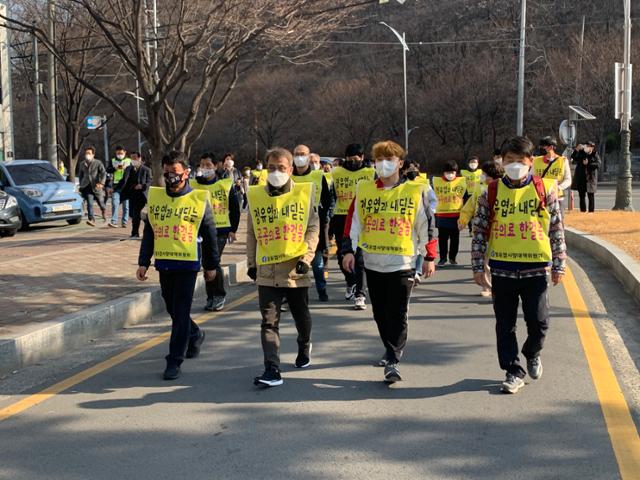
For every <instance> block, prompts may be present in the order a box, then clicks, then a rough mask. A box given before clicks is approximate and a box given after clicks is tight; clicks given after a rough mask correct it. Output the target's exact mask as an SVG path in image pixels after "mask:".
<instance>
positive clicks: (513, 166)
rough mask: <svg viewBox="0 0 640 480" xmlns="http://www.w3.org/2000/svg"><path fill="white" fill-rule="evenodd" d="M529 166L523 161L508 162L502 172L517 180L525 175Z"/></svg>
mask: <svg viewBox="0 0 640 480" xmlns="http://www.w3.org/2000/svg"><path fill="white" fill-rule="evenodd" d="M530 169H531V167H529V166H528V165H525V164H524V163H520V162H517V163H510V164H509V165H506V166H505V167H504V172H505V173H506V174H507V177H509V178H510V179H511V180H514V181H518V180H520V179H522V178H524V177H526V176H527V174H528V173H529V170H530Z"/></svg>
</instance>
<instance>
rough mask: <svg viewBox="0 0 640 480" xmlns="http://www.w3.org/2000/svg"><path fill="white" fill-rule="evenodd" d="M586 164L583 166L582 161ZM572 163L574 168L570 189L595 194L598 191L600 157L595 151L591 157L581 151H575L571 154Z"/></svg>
mask: <svg viewBox="0 0 640 480" xmlns="http://www.w3.org/2000/svg"><path fill="white" fill-rule="evenodd" d="M585 159H586V160H587V164H586V165H585V164H584V160H585ZM571 160H572V163H573V164H574V165H575V166H576V168H575V171H574V172H573V179H572V181H571V189H572V190H578V191H582V192H588V193H596V190H597V189H598V169H599V168H600V155H598V152H596V151H595V150H594V151H593V152H592V153H591V155H587V153H586V152H585V151H583V150H575V151H574V152H573V154H571Z"/></svg>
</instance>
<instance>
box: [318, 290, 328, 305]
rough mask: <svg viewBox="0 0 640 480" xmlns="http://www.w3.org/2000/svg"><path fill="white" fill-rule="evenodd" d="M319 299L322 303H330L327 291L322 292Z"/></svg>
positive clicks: (319, 293)
mask: <svg viewBox="0 0 640 480" xmlns="http://www.w3.org/2000/svg"><path fill="white" fill-rule="evenodd" d="M318 299H319V300H320V301H321V302H328V301H329V295H327V291H326V290H322V291H321V292H318Z"/></svg>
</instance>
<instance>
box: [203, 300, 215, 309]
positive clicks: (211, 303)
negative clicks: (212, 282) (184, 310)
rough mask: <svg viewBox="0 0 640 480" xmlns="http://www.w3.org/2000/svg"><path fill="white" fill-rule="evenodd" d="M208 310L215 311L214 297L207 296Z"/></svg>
mask: <svg viewBox="0 0 640 480" xmlns="http://www.w3.org/2000/svg"><path fill="white" fill-rule="evenodd" d="M204 309H205V310H206V311H207V312H213V298H207V304H206V305H205V306H204Z"/></svg>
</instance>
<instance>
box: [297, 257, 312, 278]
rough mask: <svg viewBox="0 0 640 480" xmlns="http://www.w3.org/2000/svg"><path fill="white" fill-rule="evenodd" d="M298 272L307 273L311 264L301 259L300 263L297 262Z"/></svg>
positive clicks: (299, 273)
mask: <svg viewBox="0 0 640 480" xmlns="http://www.w3.org/2000/svg"><path fill="white" fill-rule="evenodd" d="M296 273H297V274H298V275H306V274H307V273H309V265H307V264H306V263H304V262H303V261H302V260H299V261H298V263H296Z"/></svg>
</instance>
